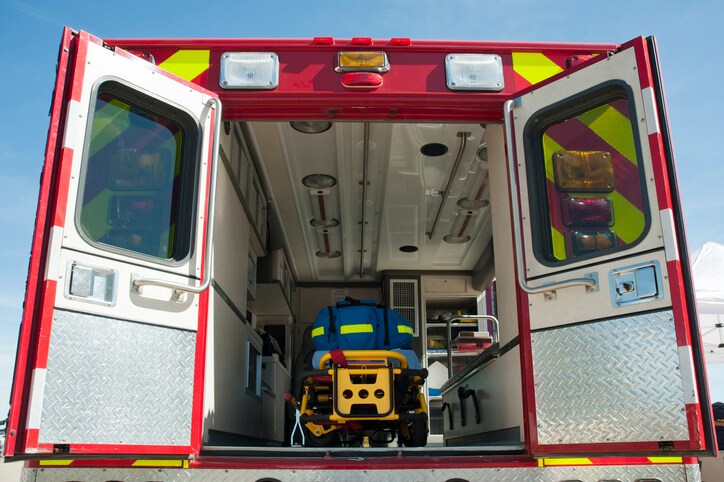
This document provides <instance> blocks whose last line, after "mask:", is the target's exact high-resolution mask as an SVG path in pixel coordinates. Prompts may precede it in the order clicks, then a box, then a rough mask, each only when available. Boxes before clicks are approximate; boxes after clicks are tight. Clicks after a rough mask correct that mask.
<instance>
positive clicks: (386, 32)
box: [0, 0, 724, 419]
mask: <svg viewBox="0 0 724 482" xmlns="http://www.w3.org/2000/svg"><path fill="white" fill-rule="evenodd" d="M722 18H724V2H720V1H696V0H694V1H689V2H682V1H669V0H660V1H650V2H640V1H636V0H623V1H621V0H607V1H605V2H602V1H591V2H589V1H582V0H560V1H555V2H554V1H540V0H538V1H536V0H512V1H505V0H502V1H501V0H499V1H496V2H492V1H487V0H481V1H474V0H399V1H394V0H386V1H380V0H366V1H360V0H358V1H349V0H337V1H314V0H307V1H298V0H297V1H287V0H283V1H282V0H278V1H275V2H270V1H266V2H258V1H254V2H249V1H244V0H235V1H229V0H225V1H216V2H191V1H188V0H178V1H174V2H169V4H168V6H162V5H161V4H160V2H149V1H144V2H140V1H135V0H131V1H129V0H125V1H124V2H119V3H118V4H117V5H113V4H111V3H110V2H103V4H101V3H100V2H88V1H77V0H66V1H63V2H51V1H47V0H38V1H34V2H29V1H18V0H0V59H2V63H1V64H0V65H1V66H0V73H1V74H2V75H0V105H2V109H3V110H2V123H1V124H0V125H2V129H0V166H2V171H0V233H2V235H1V237H0V266H2V269H1V270H0V286H2V287H3V288H2V290H0V419H2V418H4V414H5V413H6V411H7V407H8V399H9V392H10V386H9V384H10V382H9V380H10V377H11V375H12V371H13V363H14V352H15V344H16V338H17V333H18V326H19V322H20V316H21V309H22V308H21V305H22V302H23V294H24V289H25V279H26V275H27V261H28V256H29V251H30V242H31V233H32V229H33V221H34V217H35V204H36V201H37V189H38V180H39V176H40V170H41V167H42V163H43V150H44V147H45V136H46V131H47V127H48V117H47V115H48V109H49V106H50V97H51V94H52V90H53V81H54V77H55V62H56V57H57V48H58V42H59V40H60V34H61V29H62V27H63V26H64V25H68V26H70V27H72V28H75V29H83V30H87V31H89V32H91V33H92V34H94V35H97V36H99V37H109V38H110V37H114V38H119V37H143V38H157V37H161V38H163V37H174V38H186V37H254V38H310V37H313V36H318V35H330V36H334V37H340V38H349V37H353V36H371V37H378V38H390V37H411V38H413V39H459V40H493V41H494V40H513V41H555V42H607V43H609V42H614V43H615V42H618V43H622V42H625V41H627V40H630V39H631V38H634V37H636V36H640V35H644V36H648V35H655V36H656V37H657V39H658V43H659V52H660V56H661V64H662V71H663V77H664V84H665V89H666V94H667V101H668V110H669V120H670V126H671V130H672V134H673V140H674V148H675V152H676V158H677V165H678V172H679V181H680V191H681V195H682V198H683V204H684V213H685V220H686V226H687V233H688V240H689V247H690V251H691V252H692V253H693V252H695V251H696V250H698V249H699V248H700V247H701V245H702V244H703V243H704V242H706V241H716V242H718V243H721V244H724V194H723V193H724V189H723V188H722V184H723V183H724V149H723V148H722V147H721V146H720V145H719V144H718V141H720V140H721V139H722V132H721V129H722V127H723V125H724V123H723V122H722V120H723V119H722V117H723V114H722V113H723V112H724V96H720V95H717V87H719V85H720V83H721V79H722V78H724V62H722V61H721V58H720V57H721V45H724V38H723V37H724V35H723V33H722V32H723V31H724V29H723V28H722V25H721V19H722ZM710 375H711V388H712V392H713V394H714V399H715V400H716V399H718V400H724V370H723V369H722V367H715V368H712V369H710Z"/></svg>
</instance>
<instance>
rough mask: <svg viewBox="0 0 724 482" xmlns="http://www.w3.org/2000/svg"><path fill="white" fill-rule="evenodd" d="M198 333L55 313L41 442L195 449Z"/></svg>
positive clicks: (76, 314) (59, 311)
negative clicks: (193, 427)
mask: <svg viewBox="0 0 724 482" xmlns="http://www.w3.org/2000/svg"><path fill="white" fill-rule="evenodd" d="M195 344H196V333H195V332H191V331H186V330H178V329H172V328H166V327H161V326H154V325H145V324H141V323H135V322H130V321H123V320H118V319H114V318H107V317H101V316H95V315H88V314H83V313H76V312H71V311H65V310H56V311H55V313H54V315H53V326H52V329H51V337H50V350H49V354H48V372H47V377H46V385H45V393H44V398H43V408H42V419H41V423H40V442H41V443H84V444H135V445H180V446H186V445H189V443H190V440H191V408H192V401H193V375H194V355H195Z"/></svg>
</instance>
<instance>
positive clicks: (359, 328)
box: [339, 323, 375, 335]
mask: <svg viewBox="0 0 724 482" xmlns="http://www.w3.org/2000/svg"><path fill="white" fill-rule="evenodd" d="M374 331H375V330H374V327H373V326H372V325H370V324H368V323H364V324H362V323H361V324H359V325H343V326H341V327H340V328H339V333H340V335H351V334H352V333H373V332H374Z"/></svg>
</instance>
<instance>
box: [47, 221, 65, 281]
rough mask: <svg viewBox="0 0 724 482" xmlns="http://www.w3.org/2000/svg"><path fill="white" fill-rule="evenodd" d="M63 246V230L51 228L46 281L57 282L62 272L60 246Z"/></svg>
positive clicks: (56, 227) (55, 227)
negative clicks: (60, 271)
mask: <svg viewBox="0 0 724 482" xmlns="http://www.w3.org/2000/svg"><path fill="white" fill-rule="evenodd" d="M62 244H63V228H61V227H58V226H53V227H52V228H50V241H49V242H48V255H47V257H46V260H47V261H46V262H45V279H46V280H53V281H56V280H57V279H58V273H59V270H60V246H61V245H62Z"/></svg>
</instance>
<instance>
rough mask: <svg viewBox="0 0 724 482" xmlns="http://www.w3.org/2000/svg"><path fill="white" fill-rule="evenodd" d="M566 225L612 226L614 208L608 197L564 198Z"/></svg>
mask: <svg viewBox="0 0 724 482" xmlns="http://www.w3.org/2000/svg"><path fill="white" fill-rule="evenodd" d="M563 223H564V224H565V225H566V226H573V225H575V226H612V225H613V209H612V207H611V200H610V199H607V198H572V197H571V198H567V199H565V200H563Z"/></svg>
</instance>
